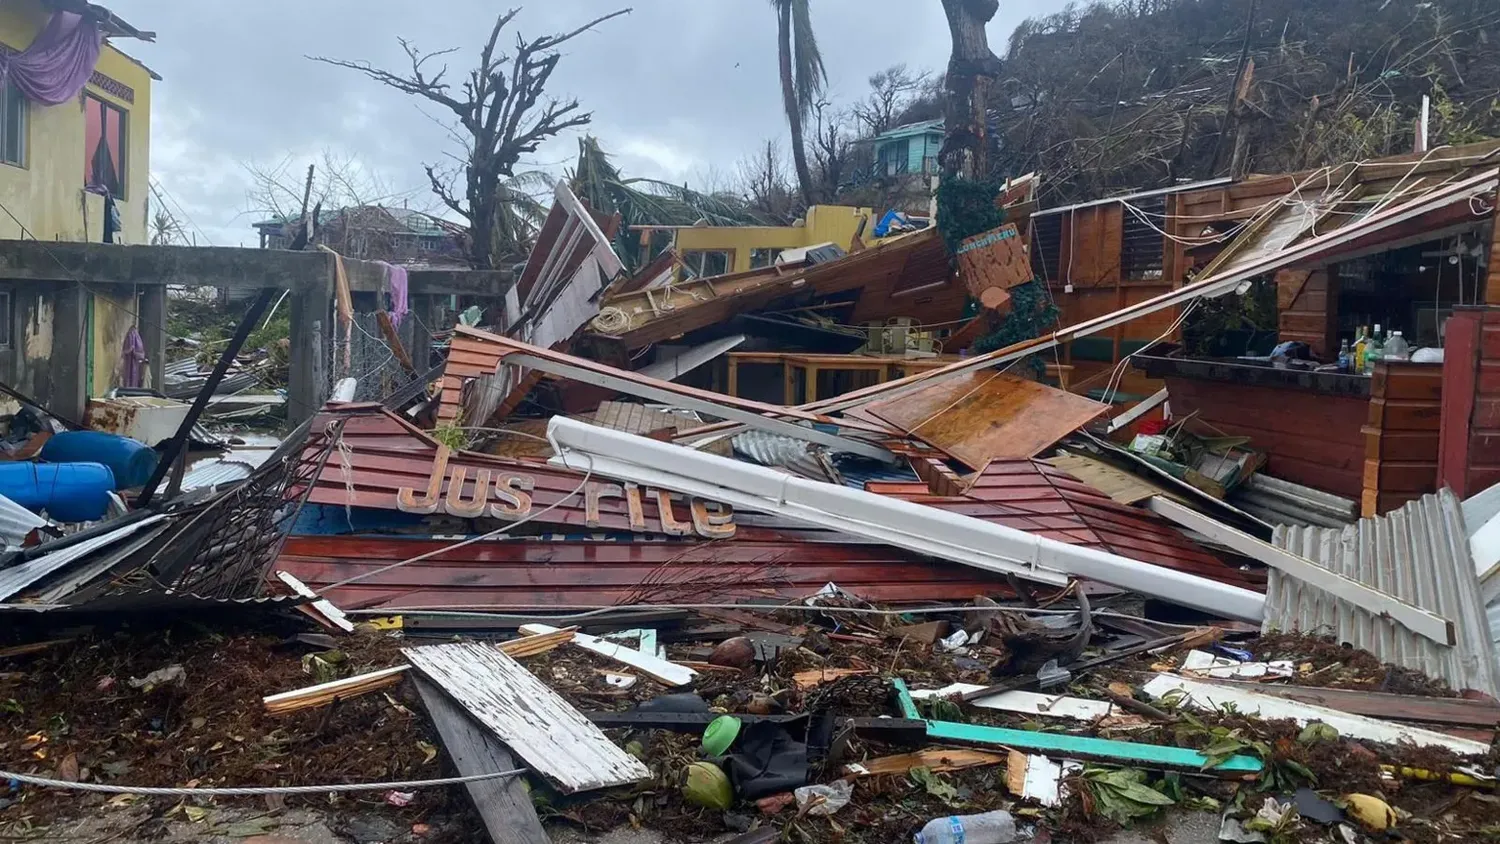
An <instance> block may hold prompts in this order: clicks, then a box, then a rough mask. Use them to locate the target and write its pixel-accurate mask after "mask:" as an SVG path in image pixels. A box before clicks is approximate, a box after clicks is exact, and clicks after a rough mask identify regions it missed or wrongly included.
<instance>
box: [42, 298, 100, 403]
mask: <svg viewBox="0 0 1500 844" xmlns="http://www.w3.org/2000/svg"><path fill="white" fill-rule="evenodd" d="M88 296H89V294H88V291H87V290H85V289H84V287H83V285H81V284H60V285H58V286H57V292H56V294H55V299H54V302H55V304H54V305H53V312H52V395H51V396H50V397H49V398H48V399H42V398H40V397H38V401H47V402H48V407H49V409H50V410H52V411H54V412H56V413H59V414H62V415H63V416H65V417H67V418H69V419H72V420H74V421H75V422H79V421H82V420H83V411H84V409H85V407H86V405H87V404H88V396H89V385H88V383H87V382H88V361H87V357H86V356H87V354H88V344H89V342H90V341H91V340H92V339H93V338H91V337H89V336H88V319H87V316H88Z"/></svg>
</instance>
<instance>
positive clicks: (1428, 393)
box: [1360, 361, 1443, 516]
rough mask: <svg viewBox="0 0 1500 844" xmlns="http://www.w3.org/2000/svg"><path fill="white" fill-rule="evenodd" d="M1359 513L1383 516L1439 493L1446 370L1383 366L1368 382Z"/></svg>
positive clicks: (1431, 366)
mask: <svg viewBox="0 0 1500 844" xmlns="http://www.w3.org/2000/svg"><path fill="white" fill-rule="evenodd" d="M1370 392H1371V397H1370V415H1369V421H1368V423H1367V424H1366V425H1365V429H1364V435H1365V474H1364V490H1363V493H1362V494H1361V497H1360V502H1361V514H1362V515H1364V516H1377V515H1383V514H1385V513H1387V512H1389V511H1391V510H1394V509H1396V508H1397V507H1400V506H1401V505H1403V504H1405V503H1406V502H1408V501H1412V500H1415V499H1417V498H1421V497H1422V496H1423V495H1426V494H1427V493H1430V492H1436V491H1437V478H1438V440H1439V429H1440V427H1441V421H1442V403H1443V365H1442V364H1438V363H1408V362H1396V361H1391V362H1382V363H1379V364H1376V366H1375V372H1374V373H1373V375H1372V376H1371V381H1370Z"/></svg>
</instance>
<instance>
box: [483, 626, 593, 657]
mask: <svg viewBox="0 0 1500 844" xmlns="http://www.w3.org/2000/svg"><path fill="white" fill-rule="evenodd" d="M577 633H578V628H577V627H564V628H563V629H561V630H558V631H557V632H555V633H539V634H537V635H535V636H524V637H523V638H520V639H512V640H510V641H509V642H504V643H502V644H501V645H500V650H501V651H503V652H504V653H505V655H506V656H509V657H514V658H520V657H523V656H536V655H538V654H544V653H546V652H548V651H550V650H552V649H554V648H557V647H559V646H561V645H566V644H567V643H569V642H571V641H573V636H574V635H575V634H577Z"/></svg>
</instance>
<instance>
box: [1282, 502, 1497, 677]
mask: <svg viewBox="0 0 1500 844" xmlns="http://www.w3.org/2000/svg"><path fill="white" fill-rule="evenodd" d="M1272 541H1273V542H1274V543H1275V544H1276V545H1277V546H1278V547H1281V548H1285V549H1287V550H1288V551H1292V552H1294V553H1297V554H1301V555H1302V556H1304V557H1307V558H1308V559H1310V560H1313V561H1315V562H1318V563H1322V564H1323V565H1325V566H1327V567H1328V568H1330V569H1332V570H1333V571H1336V572H1338V573H1340V574H1343V575H1344V576H1346V577H1351V578H1354V579H1356V580H1359V581H1360V582H1362V583H1365V584H1367V585H1369V586H1373V587H1375V588H1377V589H1379V590H1381V591H1382V592H1386V593H1389V594H1390V595H1392V596H1395V597H1397V598H1400V599H1402V600H1404V601H1408V602H1410V603H1413V604H1416V605H1417V606H1420V607H1422V608H1423V609H1426V610H1428V611H1430V612H1433V613H1436V614H1438V615H1441V616H1443V617H1445V618H1447V619H1449V620H1451V621H1452V622H1453V624H1454V627H1455V629H1456V631H1457V634H1458V637H1459V639H1458V644H1457V645H1455V646H1453V647H1443V646H1441V645H1438V644H1436V643H1434V642H1432V641H1431V640H1429V639H1426V638H1424V637H1422V636H1418V635H1417V634H1415V633H1412V632H1411V631H1409V630H1407V629H1406V628H1405V627H1402V626H1401V625H1399V624H1396V623H1395V622H1393V621H1391V620H1389V619H1385V618H1380V617H1376V616H1372V615H1371V614H1370V613H1368V612H1366V611H1364V610H1361V609H1359V608H1357V607H1355V606H1354V605H1352V604H1350V603H1348V602H1346V601H1343V600H1341V599H1339V597H1338V596H1336V595H1330V594H1329V593H1327V592H1325V591H1323V590H1321V589H1315V588H1313V587H1310V586H1308V585H1306V584H1304V583H1302V582H1301V581H1299V580H1297V579H1296V578H1293V577H1289V576H1287V575H1284V574H1282V573H1280V572H1277V571H1275V570H1273V571H1272V572H1271V575H1270V583H1269V588H1268V589H1267V592H1266V620H1265V624H1264V629H1265V630H1268V631H1269V630H1300V631H1305V632H1309V633H1325V634H1329V635H1332V636H1333V637H1335V638H1336V639H1338V640H1339V641H1340V642H1347V643H1349V644H1350V645H1353V646H1354V647H1357V648H1364V649H1365V650H1368V651H1370V652H1371V653H1373V654H1375V655H1376V656H1377V657H1379V658H1380V659H1382V660H1385V661H1386V662H1390V663H1393V664H1395V665H1400V666H1403V667H1406V668H1411V669H1414V670H1416V671H1421V672H1422V673H1424V674H1427V675H1428V676H1430V677H1435V678H1440V679H1442V680H1445V681H1447V682H1448V684H1449V685H1451V686H1452V687H1453V688H1455V689H1463V688H1472V689H1476V690H1478V691H1482V692H1485V693H1486V694H1490V695H1495V694H1497V693H1500V685H1497V681H1496V680H1497V672H1496V667H1495V652H1494V646H1493V644H1492V642H1491V638H1490V631H1489V624H1488V622H1487V619H1486V616H1485V608H1484V605H1483V602H1482V600H1481V598H1480V594H1479V582H1478V578H1477V577H1475V574H1474V560H1473V558H1472V557H1471V556H1470V554H1469V545H1468V536H1467V531H1466V530H1465V528H1464V519H1463V511H1462V507H1461V505H1460V504H1459V501H1458V499H1457V498H1456V497H1455V496H1454V495H1453V493H1452V492H1450V491H1448V490H1446V489H1445V490H1443V491H1441V492H1438V493H1436V494H1433V495H1427V496H1424V497H1422V498H1420V499H1418V500H1416V501H1413V502H1411V503H1410V504H1407V505H1406V506H1405V507H1402V508H1400V509H1399V510H1394V511H1392V512H1390V513H1387V514H1386V515H1384V516H1380V517H1378V518H1370V519H1361V520H1360V521H1359V522H1357V523H1355V524H1353V525H1350V526H1348V527H1345V528H1316V527H1288V526H1281V527H1278V528H1277V529H1276V533H1275V536H1274V537H1273V540H1272Z"/></svg>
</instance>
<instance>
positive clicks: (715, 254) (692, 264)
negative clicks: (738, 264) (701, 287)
mask: <svg viewBox="0 0 1500 844" xmlns="http://www.w3.org/2000/svg"><path fill="white" fill-rule="evenodd" d="M682 264H683V266H685V267H687V268H688V269H689V270H690V271H691V272H692V274H693V275H694V276H695V277H697V278H702V277H703V276H710V275H724V274H725V273H727V272H729V253H728V252H725V251H723V250H707V249H694V250H691V251H688V252H684V253H682Z"/></svg>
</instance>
